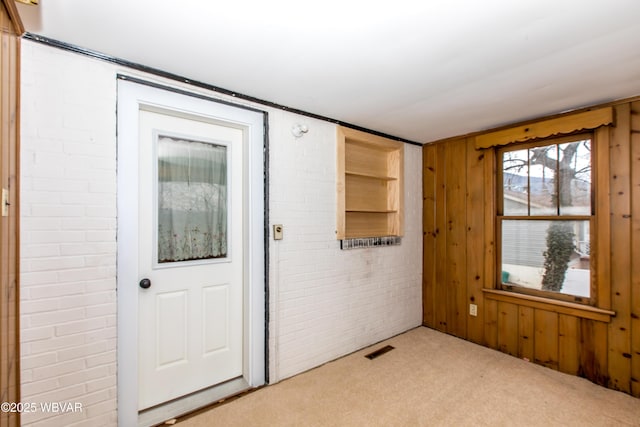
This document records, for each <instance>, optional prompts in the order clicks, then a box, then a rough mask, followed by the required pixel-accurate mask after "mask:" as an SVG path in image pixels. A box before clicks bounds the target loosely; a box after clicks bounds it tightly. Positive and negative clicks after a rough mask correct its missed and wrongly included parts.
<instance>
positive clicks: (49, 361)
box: [21, 40, 422, 427]
mask: <svg viewBox="0 0 640 427" xmlns="http://www.w3.org/2000/svg"><path fill="white" fill-rule="evenodd" d="M22 67H23V75H22V84H23V87H22V171H21V175H22V191H21V197H22V200H21V203H22V218H21V221H22V224H21V232H22V242H21V251H22V258H21V259H22V263H21V265H22V276H21V280H22V283H21V310H22V314H21V334H22V336H21V342H22V367H21V369H22V401H23V402H49V401H71V402H81V403H82V404H83V409H84V410H83V412H82V413H75V414H57V415H56V414H50V413H47V414H44V413H35V414H23V424H24V425H33V426H45V425H46V426H47V427H49V426H70V425H86V426H97V425H115V424H116V411H117V408H116V353H115V350H116V325H115V313H116V307H117V304H116V294H115V289H116V263H115V260H116V239H115V237H116V225H117V218H116V134H115V130H116V114H115V106H116V73H118V72H125V73H129V74H134V75H137V76H138V77H144V75H141V74H140V73H139V72H134V71H132V70H126V69H122V68H120V67H117V66H115V65H113V64H109V63H106V62H101V61H97V60H93V59H89V58H87V57H84V56H80V55H77V54H72V53H69V52H65V51H62V50H59V49H55V48H50V47H47V46H44V45H41V44H38V43H35V42H32V41H28V40H25V41H23V49H22ZM150 78H152V79H154V80H156V81H158V80H159V79H158V78H157V77H150ZM160 81H162V80H160ZM167 83H170V84H171V85H174V86H179V87H182V88H187V89H189V90H192V91H195V89H194V88H192V87H187V86H184V85H179V84H177V83H175V82H167ZM197 91H198V92H201V93H205V94H207V95H209V96H217V95H215V94H212V93H208V92H206V91H203V90H197ZM234 101H235V102H237V101H238V100H234ZM257 107H258V108H260V109H265V108H264V107H263V106H257ZM266 110H267V111H268V112H269V126H270V135H269V138H270V154H269V156H270V158H269V162H270V171H269V173H270V188H269V197H270V205H269V214H270V223H271V224H276V223H277V224H283V225H284V240H282V241H278V242H275V241H273V240H270V241H269V251H270V255H269V256H270V263H269V283H270V301H269V302H270V324H269V335H270V338H269V350H270V362H269V371H270V376H271V382H272V383H273V382H276V381H278V380H281V379H283V378H286V377H289V376H291V375H295V374H296V373H299V372H302V371H305V370H308V369H311V368H313V367H315V366H318V365H320V364H322V363H325V362H327V361H329V360H332V359H335V358H337V357H340V356H342V355H344V354H348V353H350V352H353V351H355V350H357V349H360V348H362V347H364V346H367V345H370V344H373V343H376V342H378V341H380V340H383V339H385V338H388V337H390V336H392V335H395V334H397V333H400V332H403V331H405V330H407V329H410V328H412V327H414V326H418V325H420V324H421V274H422V267H421V262H422V238H421V236H422V231H421V221H422V211H421V209H422V187H421V182H422V178H421V169H422V168H421V164H420V162H421V151H420V148H419V147H414V146H409V145H407V146H406V150H407V151H406V153H405V178H406V185H405V192H406V194H405V215H406V217H405V237H404V239H403V242H402V245H401V246H396V247H384V248H374V249H359V250H351V251H340V249H339V244H338V241H337V240H336V239H335V227H336V225H335V218H336V213H335V209H336V200H335V198H336V193H335V190H336V187H335V185H336V183H335V167H336V151H335V150H336V143H335V126H334V125H333V124H331V123H327V122H322V121H317V120H313V119H310V118H307V117H302V116H298V115H294V114H291V113H287V112H284V111H280V110H274V109H266ZM296 123H302V124H306V125H307V126H308V127H309V133H308V134H306V135H305V136H303V137H302V138H299V139H296V138H295V137H293V135H292V134H291V127H292V126H293V125H294V124H296Z"/></svg>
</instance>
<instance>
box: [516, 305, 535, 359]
mask: <svg viewBox="0 0 640 427" xmlns="http://www.w3.org/2000/svg"><path fill="white" fill-rule="evenodd" d="M534 331H535V329H534V310H533V308H531V307H523V306H520V307H518V357H520V358H522V359H525V360H529V361H533V360H534V359H535V355H534V353H533V340H534V334H535V332H534Z"/></svg>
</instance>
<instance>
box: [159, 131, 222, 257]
mask: <svg viewBox="0 0 640 427" xmlns="http://www.w3.org/2000/svg"><path fill="white" fill-rule="evenodd" d="M157 240H158V262H159V263H167V262H179V261H189V260H201V259H210V258H222V257H225V256H226V255H227V147H225V146H222V145H214V144H209V143H204V142H197V141H188V140H182V139H175V138H171V137H166V136H162V135H161V136H159V137H158V236H157Z"/></svg>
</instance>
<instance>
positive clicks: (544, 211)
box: [529, 144, 558, 215]
mask: <svg viewBox="0 0 640 427" xmlns="http://www.w3.org/2000/svg"><path fill="white" fill-rule="evenodd" d="M529 164H530V169H529V174H530V176H529V186H530V187H531V188H530V191H531V196H530V204H531V215H557V214H558V198H557V196H556V179H555V178H556V171H557V167H558V146H557V145H556V144H554V145H547V146H544V147H536V148H531V149H530V150H529Z"/></svg>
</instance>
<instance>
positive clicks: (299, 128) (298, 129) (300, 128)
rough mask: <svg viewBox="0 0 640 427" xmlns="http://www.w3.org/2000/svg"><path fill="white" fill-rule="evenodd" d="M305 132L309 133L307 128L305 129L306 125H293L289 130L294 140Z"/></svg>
mask: <svg viewBox="0 0 640 427" xmlns="http://www.w3.org/2000/svg"><path fill="white" fill-rule="evenodd" d="M307 132H309V128H308V127H307V125H301V124H295V125H293V127H292V128H291V133H292V134H293V136H295V137H296V138H300V137H301V136H302V135H304V134H305V133H307Z"/></svg>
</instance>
